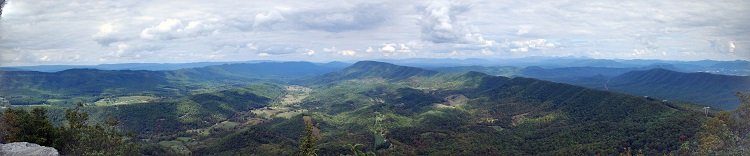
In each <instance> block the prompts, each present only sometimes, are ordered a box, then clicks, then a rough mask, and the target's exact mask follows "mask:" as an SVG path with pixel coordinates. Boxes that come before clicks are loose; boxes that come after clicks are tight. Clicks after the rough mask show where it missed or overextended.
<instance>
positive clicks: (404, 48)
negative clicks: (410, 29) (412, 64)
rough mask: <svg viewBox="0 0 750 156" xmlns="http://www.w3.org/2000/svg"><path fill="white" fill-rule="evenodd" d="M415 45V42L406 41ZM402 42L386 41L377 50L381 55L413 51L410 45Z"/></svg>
mask: <svg viewBox="0 0 750 156" xmlns="http://www.w3.org/2000/svg"><path fill="white" fill-rule="evenodd" d="M407 44H412V45H416V44H415V43H407ZM407 44H404V43H398V44H397V43H386V44H383V46H381V47H380V48H379V49H378V51H380V52H381V53H382V54H383V56H398V55H401V54H409V53H413V51H412V48H411V47H410V45H407Z"/></svg>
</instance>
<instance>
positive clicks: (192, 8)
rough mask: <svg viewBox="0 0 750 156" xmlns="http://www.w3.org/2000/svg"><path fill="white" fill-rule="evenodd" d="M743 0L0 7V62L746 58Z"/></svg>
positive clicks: (11, 2)
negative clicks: (562, 57) (568, 57)
mask: <svg viewBox="0 0 750 156" xmlns="http://www.w3.org/2000/svg"><path fill="white" fill-rule="evenodd" d="M749 3H750V1H746V0H720V1H685V0H663V1H649V0H634V1H617V0H612V1H608V0H600V1H585V2H582V1H564V0H542V1H537V0H528V1H497V0H492V1H479V0H476V1H419V2H403V1H373V0H368V1H337V0H325V1H317V0H305V1H286V0H279V1H236V0H213V1H198V0H180V1H174V0H126V1H123V0H70V1H60V0H8V3H7V5H6V6H5V8H3V12H2V15H1V17H0V66H12V65H40V64H101V63H125V62H164V63H167V62H169V63H174V62H198V61H242V60H306V61H318V62H321V61H333V60H365V59H401V58H459V59H460V58H485V59H493V58H498V59H501V58H519V57H526V56H580V57H591V58H618V59H667V60H703V59H714V60H736V59H743V60H748V58H749V57H750V46H747V45H750V31H749V30H750V15H749V13H750V11H749V10H748V7H749V6H750V4H749Z"/></svg>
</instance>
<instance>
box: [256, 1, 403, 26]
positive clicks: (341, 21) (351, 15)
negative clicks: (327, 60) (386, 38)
mask: <svg viewBox="0 0 750 156" xmlns="http://www.w3.org/2000/svg"><path fill="white" fill-rule="evenodd" d="M389 17H390V14H389V13H388V10H386V9H385V5H384V4H369V3H361V4H357V5H354V6H351V7H334V8H316V9H308V10H294V9H290V8H276V9H274V10H271V11H267V12H262V13H258V14H256V16H255V20H254V23H253V28H255V29H256V30H288V29H289V28H292V29H301V30H321V31H327V32H343V31H353V30H366V29H371V28H375V27H377V26H379V25H380V24H381V23H383V22H385V21H387V19H388V18H389Z"/></svg>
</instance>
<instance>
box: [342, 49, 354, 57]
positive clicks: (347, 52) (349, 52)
mask: <svg viewBox="0 0 750 156" xmlns="http://www.w3.org/2000/svg"><path fill="white" fill-rule="evenodd" d="M338 54H339V55H341V56H354V55H357V52H356V51H354V50H341V51H338Z"/></svg>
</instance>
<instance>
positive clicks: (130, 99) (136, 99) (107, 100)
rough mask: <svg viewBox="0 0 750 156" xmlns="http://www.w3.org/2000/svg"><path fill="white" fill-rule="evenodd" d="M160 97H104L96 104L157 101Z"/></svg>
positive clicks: (112, 104) (110, 104) (107, 104)
mask: <svg viewBox="0 0 750 156" xmlns="http://www.w3.org/2000/svg"><path fill="white" fill-rule="evenodd" d="M157 99H159V98H156V97H152V96H121V97H115V98H104V99H101V100H99V101H96V102H94V105H96V106H114V105H128V104H135V103H148V102H151V101H155V100H157Z"/></svg>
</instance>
